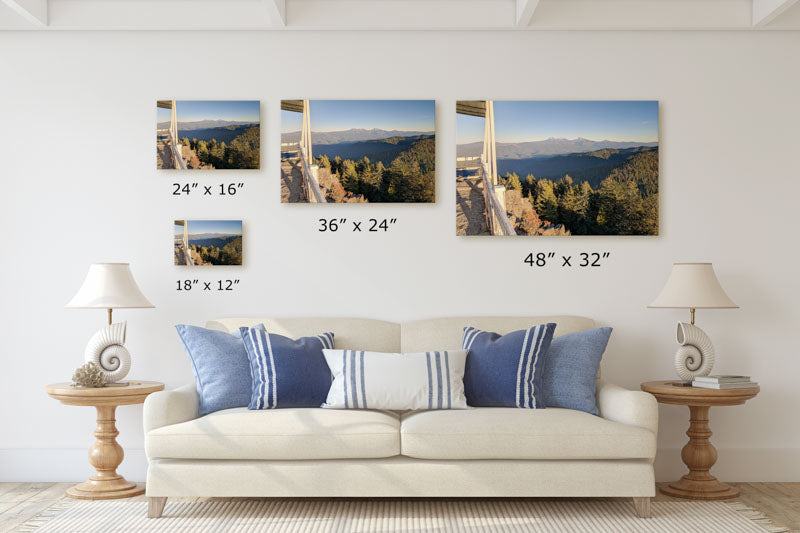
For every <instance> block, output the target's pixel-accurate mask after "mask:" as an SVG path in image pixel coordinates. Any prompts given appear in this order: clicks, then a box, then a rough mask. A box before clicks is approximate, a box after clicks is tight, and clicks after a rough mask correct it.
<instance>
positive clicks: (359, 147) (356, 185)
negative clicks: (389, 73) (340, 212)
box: [281, 100, 436, 203]
mask: <svg viewBox="0 0 800 533" xmlns="http://www.w3.org/2000/svg"><path fill="white" fill-rule="evenodd" d="M435 114H436V105H435V102H434V101H433V100H282V101H281V201H282V202H289V203H296V202H310V203H363V202H369V203H374V202H433V201H434V200H435V192H436V168H435V166H436V140H435V133H434V131H435Z"/></svg>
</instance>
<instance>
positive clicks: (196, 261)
mask: <svg viewBox="0 0 800 533" xmlns="http://www.w3.org/2000/svg"><path fill="white" fill-rule="evenodd" d="M175 264H176V265H181V266H211V265H234V266H239V265H241V264H242V221H241V220H176V221H175Z"/></svg>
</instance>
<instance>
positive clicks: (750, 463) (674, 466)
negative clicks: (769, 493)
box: [654, 448, 800, 482]
mask: <svg viewBox="0 0 800 533" xmlns="http://www.w3.org/2000/svg"><path fill="white" fill-rule="evenodd" d="M717 453H718V459H717V463H716V464H715V465H714V466H713V467H712V469H711V473H712V474H714V475H715V476H716V477H717V478H719V479H721V480H723V481H753V482H756V481H776V482H778V481H780V482H797V481H800V449H798V448H731V449H727V450H720V449H717ZM654 466H655V471H656V481H674V480H676V479H678V478H679V477H681V476H682V475H683V474H685V473H686V472H687V469H686V466H685V465H684V464H683V461H682V460H681V451H680V450H658V454H657V455H656V462H655V465H654Z"/></svg>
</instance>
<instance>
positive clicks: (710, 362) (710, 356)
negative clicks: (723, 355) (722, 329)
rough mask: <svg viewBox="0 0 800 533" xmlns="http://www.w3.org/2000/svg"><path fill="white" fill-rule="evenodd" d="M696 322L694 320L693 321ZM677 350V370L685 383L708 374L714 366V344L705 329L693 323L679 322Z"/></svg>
mask: <svg viewBox="0 0 800 533" xmlns="http://www.w3.org/2000/svg"><path fill="white" fill-rule="evenodd" d="M693 322H694V321H693ZM676 340H677V341H678V344H679V345H680V346H679V347H678V351H677V352H675V371H676V372H677V373H678V377H680V378H681V380H683V382H684V383H686V382H689V383H691V381H692V380H693V379H694V378H695V377H697V376H707V375H709V374H710V373H711V369H712V368H714V345H713V344H712V343H711V339H710V338H709V337H708V335H706V333H705V331H703V330H702V329H700V328H698V327H697V326H695V325H694V324H693V323H692V324H690V323H688V322H678V328H677V331H676Z"/></svg>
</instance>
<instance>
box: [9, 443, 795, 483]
mask: <svg viewBox="0 0 800 533" xmlns="http://www.w3.org/2000/svg"><path fill="white" fill-rule="evenodd" d="M718 451H719V460H718V461H717V464H716V465H714V468H713V469H712V472H713V474H714V475H715V476H717V477H718V478H720V479H722V480H724V481H783V482H798V481H800V449H798V448H748V449H737V448H734V449H728V450H718ZM86 454H87V450H85V449H73V448H68V449H57V448H25V449H21V448H6V449H0V482H19V481H38V482H48V481H66V482H73V481H74V482H78V481H83V480H85V479H86V478H88V477H89V476H90V475H91V474H92V473H93V471H92V467H91V466H90V465H89V461H88V459H87V457H86ZM118 471H119V473H120V474H122V475H123V476H125V477H126V478H127V479H129V480H130V481H144V480H145V478H146V476H147V457H146V456H145V453H144V450H143V449H138V450H136V449H134V450H125V460H124V461H123V462H122V464H121V465H120V468H119V469H118ZM655 471H656V480H657V481H672V480H674V479H677V478H679V477H680V476H682V475H683V474H684V473H685V472H686V467H685V466H684V465H683V461H681V451H680V450H659V451H658V456H657V457H656V462H655Z"/></svg>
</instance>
